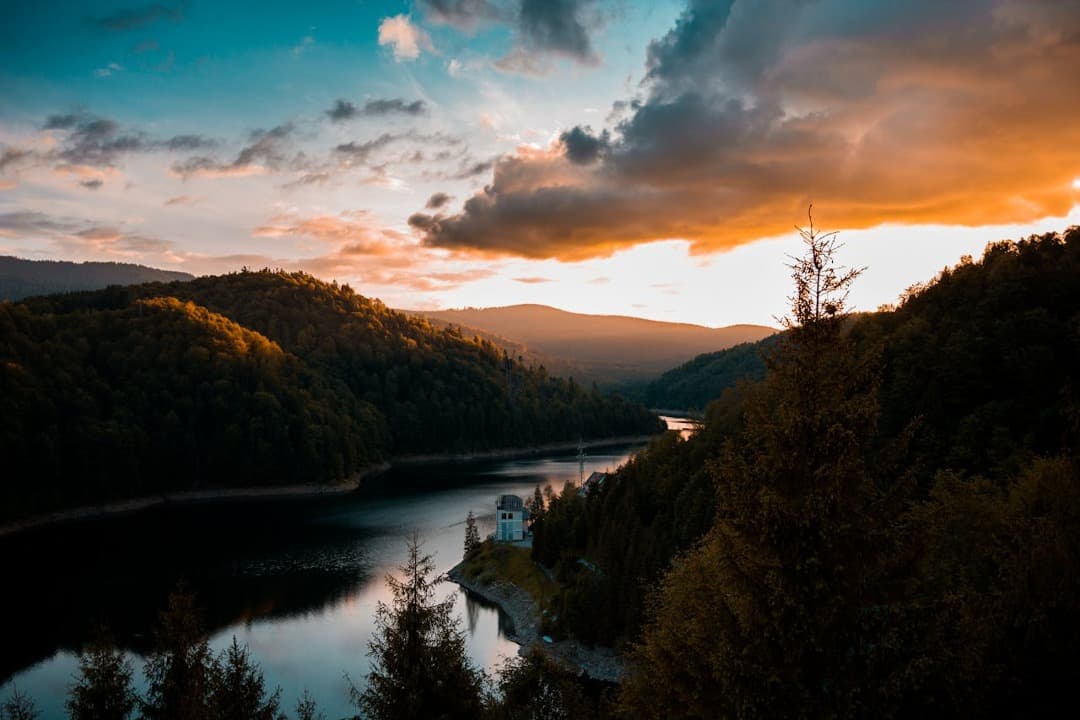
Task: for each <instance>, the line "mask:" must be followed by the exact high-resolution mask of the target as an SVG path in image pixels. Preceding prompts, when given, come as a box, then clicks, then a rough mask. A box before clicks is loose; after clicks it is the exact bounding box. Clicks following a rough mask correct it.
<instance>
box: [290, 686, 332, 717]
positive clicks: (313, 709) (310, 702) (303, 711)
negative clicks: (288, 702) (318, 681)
mask: <svg viewBox="0 0 1080 720" xmlns="http://www.w3.org/2000/svg"><path fill="white" fill-rule="evenodd" d="M296 720H326V716H325V715H324V714H323V713H321V712H319V706H318V703H316V702H315V698H313V697H312V696H311V693H310V692H308V690H307V688H304V694H303V695H301V696H300V699H299V700H297V701H296Z"/></svg>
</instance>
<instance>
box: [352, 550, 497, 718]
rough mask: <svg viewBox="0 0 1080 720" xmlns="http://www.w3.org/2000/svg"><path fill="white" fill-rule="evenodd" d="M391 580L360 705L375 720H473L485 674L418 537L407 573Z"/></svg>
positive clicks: (356, 697)
mask: <svg viewBox="0 0 1080 720" xmlns="http://www.w3.org/2000/svg"><path fill="white" fill-rule="evenodd" d="M399 570H400V573H401V579H398V578H396V577H394V576H392V575H388V576H387V578H386V581H387V584H388V585H389V586H390V590H391V592H392V593H393V595H394V599H393V602H392V603H391V604H389V605H387V604H385V603H382V602H380V603H379V605H378V608H377V609H376V611H375V624H376V631H375V636H374V637H373V638H372V639H371V642H370V644H369V648H370V653H369V654H370V655H371V657H372V669H371V672H370V673H369V674H368V677H367V681H368V685H367V688H366V689H364V690H363V691H361V690H359V689H357V688H355V687H353V688H352V690H351V695H352V699H353V702H354V703H355V704H356V705H357V706H358V707H359V708H360V710H362V711H363V712H364V714H365V715H366V716H367V717H370V718H373V719H374V720H396V719H398V718H400V719H402V720H406V719H408V718H421V717H437V718H471V717H476V716H477V715H478V714H479V713H480V712H481V710H482V707H483V674H482V673H481V672H480V671H478V670H476V669H475V668H473V667H472V666H471V665H470V664H469V661H468V658H467V657H466V655H465V636H464V634H463V633H462V631H461V629H460V628H459V626H458V622H457V620H456V619H455V618H454V616H453V607H454V598H453V597H450V598H447V599H446V600H443V601H441V602H437V601H436V600H435V588H436V586H437V584H438V582H439V580H438V579H436V580H432V579H431V575H432V573H433V572H434V571H435V565H434V561H433V560H432V557H431V556H430V555H421V554H420V541H419V540H418V538H417V537H416V536H415V535H414V536H413V538H412V539H411V541H410V542H409V554H408V559H407V560H406V561H405V564H404V565H402V566H401V567H400V568H399Z"/></svg>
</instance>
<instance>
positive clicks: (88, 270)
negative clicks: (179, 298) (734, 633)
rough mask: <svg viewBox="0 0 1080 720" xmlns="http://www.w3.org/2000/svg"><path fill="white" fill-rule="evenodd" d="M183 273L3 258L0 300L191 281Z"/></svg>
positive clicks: (120, 265) (112, 264) (108, 264)
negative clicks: (110, 287)
mask: <svg viewBox="0 0 1080 720" xmlns="http://www.w3.org/2000/svg"><path fill="white" fill-rule="evenodd" d="M192 277H193V276H192V275H189V274H188V273H184V272H175V271H172V270H158V269H157V268H152V267H146V266H145V265H133V264H131V263H115V262H83V263H75V262H67V261H63V260H24V259H22V258H16V257H7V256H4V257H0V300H21V299H22V298H26V297H31V296H34V295H51V294H53V293H62V292H74V291H77V290H97V289H99V288H105V287H108V286H109V285H133V284H135V283H146V282H168V281H171V280H190V279H191V278H192Z"/></svg>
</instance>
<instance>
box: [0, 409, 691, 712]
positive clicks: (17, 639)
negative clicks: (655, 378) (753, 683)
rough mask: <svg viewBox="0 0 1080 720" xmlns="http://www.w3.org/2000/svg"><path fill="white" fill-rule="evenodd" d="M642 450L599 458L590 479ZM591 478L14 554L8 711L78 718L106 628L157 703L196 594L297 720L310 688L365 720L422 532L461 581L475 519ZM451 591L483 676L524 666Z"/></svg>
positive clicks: (404, 486) (367, 494)
mask: <svg viewBox="0 0 1080 720" xmlns="http://www.w3.org/2000/svg"><path fill="white" fill-rule="evenodd" d="M665 419H667V418H665ZM668 420H669V426H670V427H672V428H678V429H685V428H686V427H687V426H686V425H684V424H683V423H681V422H680V421H678V420H676V419H674V418H671V419H668ZM635 449H636V448H632V447H623V448H613V449H604V450H600V449H597V450H590V451H589V452H588V454H587V455H586V457H585V463H584V473H585V476H586V477H587V476H588V475H589V473H591V472H593V471H594V470H600V471H603V470H613V469H615V468H616V467H618V466H619V465H620V464H621V463H623V462H624V461H625V460H626V459H627V458H628V457H629V456H630V454H631V453H632V452H633V451H634V450H635ZM579 471H580V468H579V463H578V460H577V458H576V457H574V456H573V454H563V455H558V456H553V457H546V458H530V459H524V460H506V461H497V462H486V463H476V464H469V465H450V466H442V467H427V468H411V469H395V470H392V471H390V472H389V473H387V474H386V475H384V476H382V477H381V478H379V479H378V480H376V481H373V482H370V483H368V485H367V486H366V487H365V488H363V489H362V490H361V491H360V492H358V493H355V494H352V495H349V496H344V497H336V498H322V499H311V500H289V501H275V502H245V503H243V504H211V505H200V506H186V507H163V508H159V509H154V510H150V511H146V512H144V513H140V514H137V515H132V516H128V517H119V518H113V519H109V520H103V521H92V522H85V523H79V524H72V525H67V526H58V527H54V528H50V529H45V530H40V531H34V532H29V533H25V534H23V535H20V536H16V537H15V538H10V539H8V540H6V541H4V542H3V543H0V567H2V568H3V570H2V572H3V582H2V583H0V618H2V623H3V626H4V628H5V629H4V632H3V637H2V638H0V701H2V700H5V699H7V698H8V697H9V696H10V695H11V693H12V691H13V689H14V688H16V687H17V688H18V690H19V691H20V692H22V693H25V694H27V695H29V696H31V697H32V698H33V699H34V702H35V704H36V705H37V709H38V710H39V711H40V712H41V715H40V720H54V719H59V718H63V717H66V713H65V711H64V700H65V697H66V695H67V690H68V688H69V686H70V685H71V683H72V680H73V676H74V675H75V673H76V671H77V668H78V658H77V654H76V653H77V650H78V648H79V647H81V646H82V645H83V643H85V642H86V641H87V639H88V638H89V637H90V636H91V634H92V633H93V632H94V629H95V628H96V627H100V626H105V627H108V628H109V630H110V632H111V633H112V634H113V635H114V636H115V637H116V639H117V641H118V643H119V644H120V645H121V646H122V647H124V648H125V649H126V651H127V652H128V653H129V655H130V658H131V661H132V664H133V665H134V667H135V679H136V682H137V685H138V687H139V689H140V690H141V689H142V674H141V670H142V663H143V655H142V653H145V652H146V650H147V649H148V647H149V638H150V633H151V630H152V628H153V626H154V623H155V621H156V618H157V614H158V612H159V611H160V610H161V609H162V608H163V607H164V605H165V601H166V598H167V596H168V593H169V591H170V590H171V589H173V588H175V587H176V585H177V583H180V582H183V583H184V584H185V585H186V586H187V587H188V588H190V589H191V590H193V591H194V592H195V593H196V595H197V597H198V600H199V602H200V604H201V606H202V607H203V609H204V614H205V618H206V625H207V627H208V629H209V631H210V645H211V647H212V648H214V649H215V650H221V649H222V648H224V647H225V646H226V645H228V644H229V643H230V642H231V640H232V638H233V636H235V637H236V638H237V639H238V640H239V641H240V642H242V643H247V644H248V646H249V647H250V648H251V652H252V655H253V656H254V658H255V659H256V660H257V661H258V662H259V663H260V664H261V666H262V670H263V672H264V674H265V677H266V681H267V685H268V687H269V688H273V687H275V686H280V687H281V688H282V701H283V708H284V709H286V710H287V711H289V712H290V714H291V710H292V708H293V706H294V705H295V702H296V699H297V698H298V697H299V695H300V694H301V693H302V692H303V690H304V689H305V688H307V689H308V690H310V692H311V693H312V694H313V695H314V696H315V698H316V699H317V700H318V702H319V705H320V708H321V709H322V710H323V712H325V713H326V717H327V718H329V719H330V720H334V719H336V718H341V717H351V716H352V714H353V713H354V712H355V709H354V708H352V707H351V706H350V704H349V699H348V687H349V686H348V681H347V680H346V679H345V674H346V673H347V674H348V676H349V677H350V678H351V679H352V681H353V682H354V683H355V684H356V685H357V686H362V684H363V681H364V677H365V676H366V675H367V672H368V668H369V661H368V657H367V644H368V640H369V639H370V637H371V634H372V631H373V629H374V621H373V619H374V614H375V608H376V605H377V603H378V602H379V601H383V602H387V601H389V599H390V594H389V592H388V590H387V588H386V584H385V576H386V574H387V573H388V572H391V571H393V570H394V568H395V567H396V566H397V565H398V564H400V563H401V562H402V561H403V560H404V558H405V553H406V538H407V537H408V536H409V535H410V534H411V533H412V532H413V531H414V530H415V531H417V532H418V533H419V534H420V537H421V538H422V540H423V542H424V550H425V551H426V552H429V553H431V554H433V555H434V559H435V565H436V568H437V570H438V572H439V573H442V572H445V571H446V570H448V569H449V568H451V567H452V566H453V565H455V564H456V563H457V562H458V560H460V559H461V552H462V544H463V540H464V534H465V524H464V523H465V517H466V515H467V513H468V512H469V511H470V510H471V511H472V512H473V513H474V514H475V515H476V517H477V521H478V525H479V529H480V532H481V534H487V533H490V532H492V531H493V530H494V527H495V512H494V510H495V498H496V497H497V496H498V495H501V494H508V493H509V494H516V495H520V496H522V497H523V498H524V497H528V496H530V495H531V494H532V491H533V488H535V487H536V486H537V485H540V486H541V487H542V486H544V485H546V484H551V485H552V486H553V487H554V488H555V489H559V488H561V487H562V486H563V484H564V483H565V482H567V481H568V480H569V481H574V482H576V481H577V480H578V477H579ZM442 592H443V593H445V594H446V595H444V597H445V596H447V595H453V596H454V598H455V612H456V613H457V616H458V617H459V619H460V621H461V626H462V628H463V629H464V630H465V633H466V638H467V647H468V652H469V655H470V657H471V658H472V660H473V662H474V663H475V664H477V665H478V666H481V667H484V668H487V669H488V670H493V669H495V668H496V667H497V666H498V665H499V664H500V662H501V659H502V658H504V657H508V656H512V655H514V654H515V653H516V652H517V645H515V644H514V643H512V642H510V641H509V640H507V639H506V637H505V632H504V623H505V622H506V620H505V618H503V617H501V614H500V613H499V611H498V610H497V609H496V608H493V607H486V606H484V605H482V604H481V603H479V602H477V601H476V600H474V599H473V598H471V597H466V596H465V594H464V593H463V591H461V590H460V589H459V588H457V587H456V586H454V585H451V584H448V583H447V584H444V585H443V586H442Z"/></svg>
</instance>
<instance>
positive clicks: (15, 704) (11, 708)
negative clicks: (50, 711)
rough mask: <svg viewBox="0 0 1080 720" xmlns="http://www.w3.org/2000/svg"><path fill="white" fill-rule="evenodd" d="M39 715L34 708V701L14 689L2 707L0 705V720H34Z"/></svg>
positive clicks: (17, 689)
mask: <svg viewBox="0 0 1080 720" xmlns="http://www.w3.org/2000/svg"><path fill="white" fill-rule="evenodd" d="M40 714H41V713H39V712H38V711H37V708H36V707H35V706H34V701H33V700H31V699H30V697H29V696H28V695H26V694H24V693H21V692H19V688H15V689H14V690H12V692H11V697H9V698H8V699H7V700H6V701H4V703H3V704H2V705H0V720H34V719H35V718H36V717H38V716H39V715H40Z"/></svg>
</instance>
